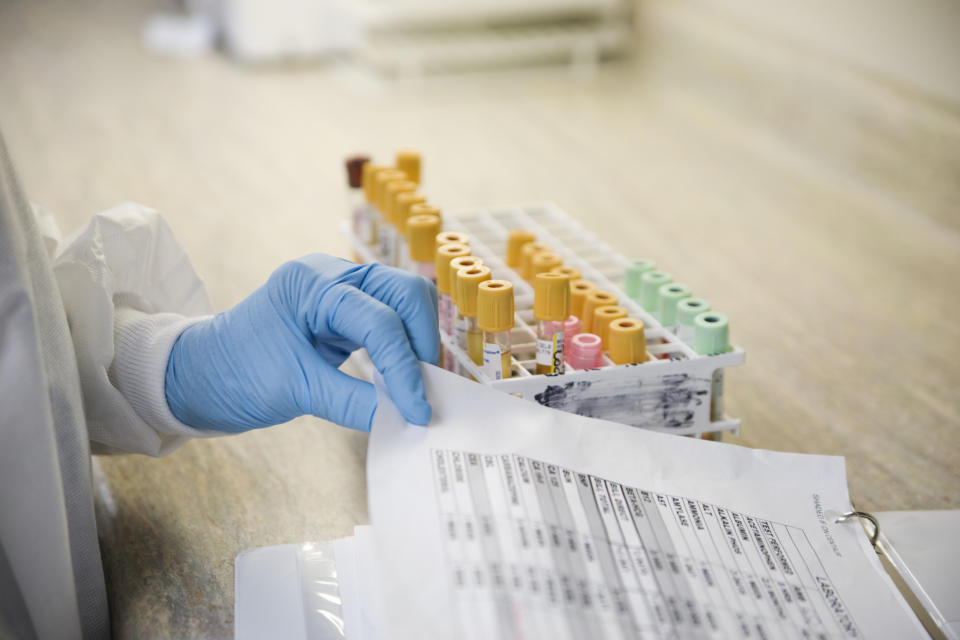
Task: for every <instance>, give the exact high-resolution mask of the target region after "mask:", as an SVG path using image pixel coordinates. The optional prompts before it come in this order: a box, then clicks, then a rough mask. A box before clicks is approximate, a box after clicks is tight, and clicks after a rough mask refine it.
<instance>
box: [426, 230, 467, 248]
mask: <svg viewBox="0 0 960 640" xmlns="http://www.w3.org/2000/svg"><path fill="white" fill-rule="evenodd" d="M451 242H456V243H457V244H465V245H467V246H468V247H469V246H470V238H468V237H467V234H465V233H460V232H459V231H443V232H441V233H438V234H437V238H436V240H435V244H436V246H437V247H440V246H443V245H445V244H450V243H451Z"/></svg>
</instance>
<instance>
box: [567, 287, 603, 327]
mask: <svg viewBox="0 0 960 640" xmlns="http://www.w3.org/2000/svg"><path fill="white" fill-rule="evenodd" d="M596 290H597V287H596V285H594V284H593V283H592V282H590V281H589V280H571V281H570V315H572V316H576V317H577V318H579V319H580V321H581V323H582V322H583V303H584V302H586V300H587V296H588V295H590V294H591V293H593V292H594V291H596ZM584 333H586V332H584Z"/></svg>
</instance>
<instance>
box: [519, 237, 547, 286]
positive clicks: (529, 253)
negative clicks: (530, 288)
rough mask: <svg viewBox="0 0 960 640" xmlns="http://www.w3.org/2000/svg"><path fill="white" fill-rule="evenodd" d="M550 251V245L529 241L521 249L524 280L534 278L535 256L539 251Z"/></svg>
mask: <svg viewBox="0 0 960 640" xmlns="http://www.w3.org/2000/svg"><path fill="white" fill-rule="evenodd" d="M544 251H550V247H548V246H547V245H545V244H543V243H542V242H528V243H526V244H525V245H523V248H522V249H521V250H520V256H521V258H520V275H521V276H522V277H523V279H524V280H530V279H531V278H533V257H534V256H535V255H537V254H538V253H543V252H544Z"/></svg>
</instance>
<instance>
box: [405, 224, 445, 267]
mask: <svg viewBox="0 0 960 640" xmlns="http://www.w3.org/2000/svg"><path fill="white" fill-rule="evenodd" d="M440 224H441V223H440V218H438V217H437V216H431V215H419V216H410V217H409V218H407V238H408V239H409V241H410V259H411V260H413V261H414V262H431V261H432V260H433V259H434V254H435V252H436V247H435V245H434V238H436V237H437V234H438V233H440Z"/></svg>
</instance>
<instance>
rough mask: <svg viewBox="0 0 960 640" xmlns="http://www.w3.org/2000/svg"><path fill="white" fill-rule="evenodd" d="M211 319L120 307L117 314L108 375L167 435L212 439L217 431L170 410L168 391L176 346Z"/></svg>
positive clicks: (145, 418)
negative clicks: (192, 328)
mask: <svg viewBox="0 0 960 640" xmlns="http://www.w3.org/2000/svg"><path fill="white" fill-rule="evenodd" d="M208 317H209V316H200V317H186V316H182V315H179V314H176V313H143V312H141V311H136V310H134V309H129V308H123V307H120V308H117V309H116V312H115V315H114V325H113V341H114V356H113V362H111V363H110V369H109V370H108V372H107V374H108V376H109V377H110V381H111V383H113V386H115V387H116V388H117V389H118V390H119V391H120V393H122V394H123V397H124V398H125V399H126V401H127V402H129V403H130V406H132V407H133V409H134V411H136V412H137V415H138V416H140V418H141V419H143V421H144V422H146V423H147V424H148V425H150V426H151V427H152V428H153V429H155V430H156V431H157V432H158V433H160V434H163V435H186V436H191V437H195V438H196V437H210V436H214V435H220V433H219V432H217V431H209V430H206V429H195V428H193V427H190V426H188V425H186V424H184V423H182V422H180V421H179V420H177V418H176V417H175V416H174V415H173V412H172V411H170V406H169V405H168V404H167V396H166V393H165V391H164V386H165V381H166V374H167V362H168V361H169V360H170V351H171V349H173V343H174V342H176V341H177V338H178V337H180V334H181V333H183V331H184V330H185V329H186V328H187V327H189V326H190V325H192V324H194V323H196V322H200V321H202V320H206V319H207V318H208Z"/></svg>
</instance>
